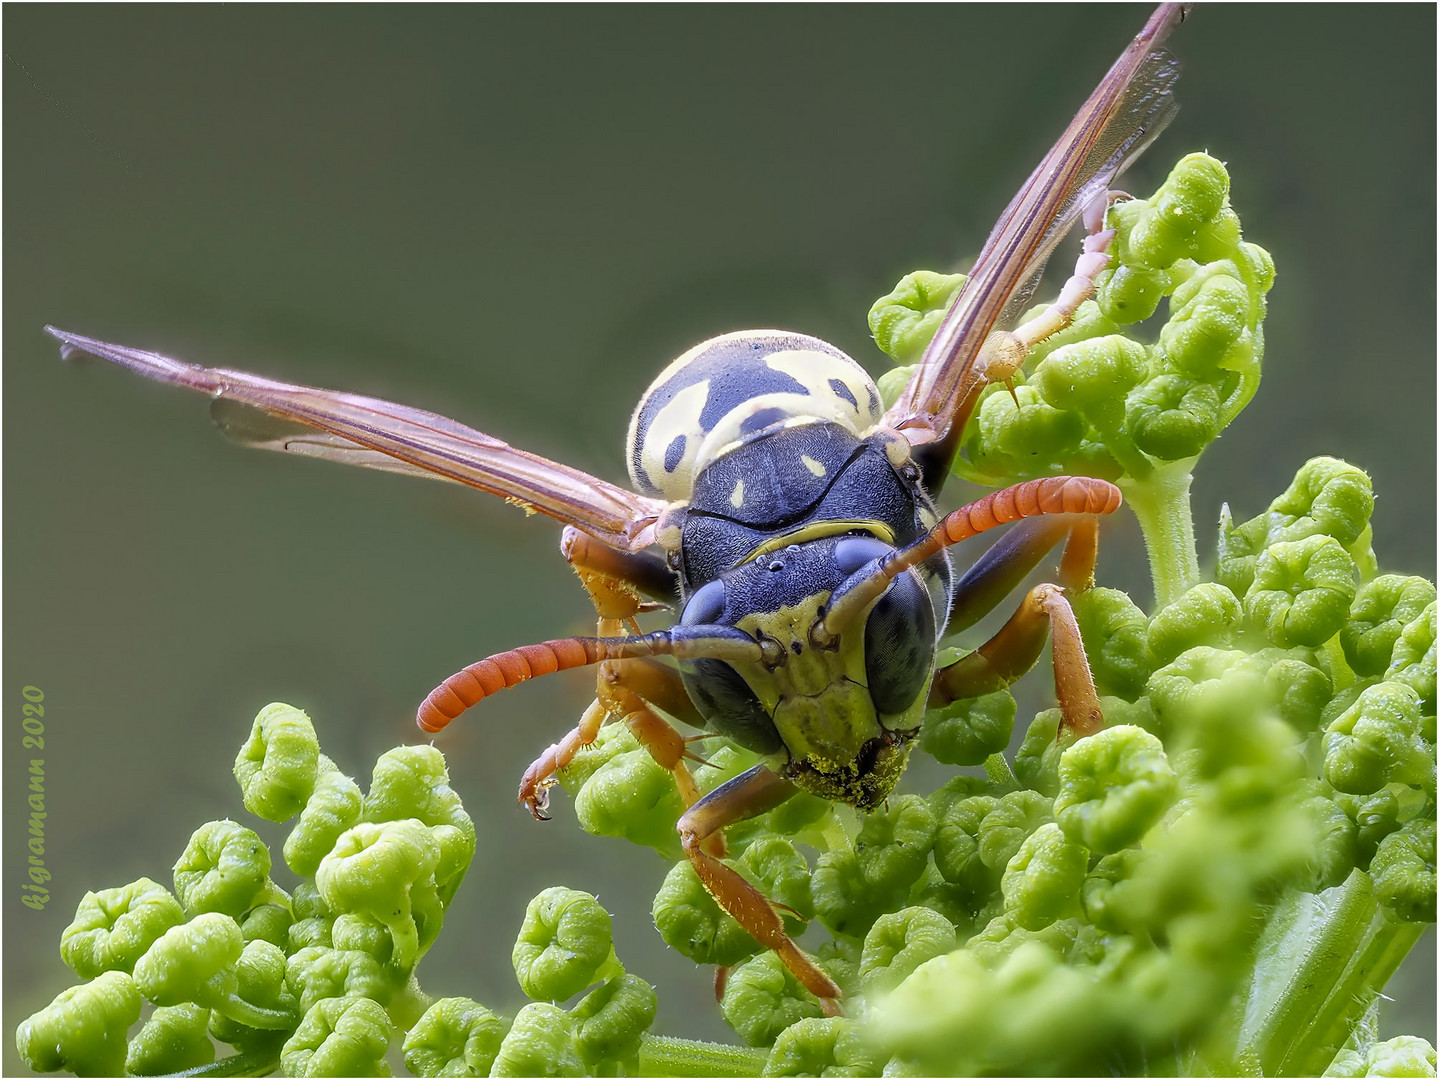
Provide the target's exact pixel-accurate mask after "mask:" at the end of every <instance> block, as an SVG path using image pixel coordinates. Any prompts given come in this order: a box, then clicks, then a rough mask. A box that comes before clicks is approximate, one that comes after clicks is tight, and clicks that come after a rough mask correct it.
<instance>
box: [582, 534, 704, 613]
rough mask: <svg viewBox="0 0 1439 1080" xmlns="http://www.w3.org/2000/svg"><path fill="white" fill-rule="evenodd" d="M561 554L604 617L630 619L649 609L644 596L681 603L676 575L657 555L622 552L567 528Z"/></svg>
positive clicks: (659, 601) (587, 535) (664, 603)
mask: <svg viewBox="0 0 1439 1080" xmlns="http://www.w3.org/2000/svg"><path fill="white" fill-rule="evenodd" d="M560 553H561V554H562V555H564V557H565V558H566V559H567V560H568V561H569V564H570V565H571V566H573V567H574V569H575V573H576V574H578V575H579V578H580V581H581V582H582V583H583V584H584V587H585V591H586V592H588V593H589V594H590V599H591V600H593V601H594V603H595V610H596V611H597V612H599V615H600V617H601V618H610V619H628V618H631V617H633V616H634V615H636V614H638V613H639V612H641V611H645V610H648V609H649V605H648V604H647V603H646V602H645V599H644V598H645V597H648V598H649V600H651V601H655V602H658V603H660V604H663V605H673V604H677V603H678V602H679V585H678V582H677V581H676V579H675V575H674V573H673V571H671V570H670V568H669V567H668V566H666V565H665V561H664V559H663V558H662V557H661V556H659V555H656V554H655V553H654V552H651V551H633V552H631V551H619V550H616V549H615V548H613V547H611V546H610V545H609V544H606V543H604V542H603V541H601V540H596V539H595V538H594V537H593V536H591V535H590V534H589V533H586V532H582V531H580V530H579V529H576V528H574V527H573V526H566V527H565V531H564V532H563V533H562V534H561V535H560Z"/></svg>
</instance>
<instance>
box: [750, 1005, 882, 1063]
mask: <svg viewBox="0 0 1439 1080" xmlns="http://www.w3.org/2000/svg"><path fill="white" fill-rule="evenodd" d="M881 1064H882V1062H881V1061H880V1059H878V1058H877V1057H875V1053H874V1050H873V1049H871V1047H870V1044H869V1040H868V1039H867V1038H865V1037H864V1035H863V1033H862V1032H861V1030H860V1028H859V1025H858V1024H856V1023H855V1022H854V1021H853V1020H846V1019H844V1018H843V1017H839V1016H835V1017H824V1018H815V1017H808V1018H806V1019H804V1020H801V1021H799V1022H798V1023H796V1024H794V1025H793V1026H791V1027H788V1028H786V1029H785V1030H784V1031H782V1032H780V1035H779V1038H777V1039H776V1040H775V1044H774V1048H773V1049H772V1050H771V1051H770V1054H769V1060H768V1061H766V1062H765V1066H764V1075H765V1076H878V1075H879V1070H880V1065H881ZM885 1075H886V1076H888V1075H890V1074H889V1073H888V1072H887V1071H886V1073H885Z"/></svg>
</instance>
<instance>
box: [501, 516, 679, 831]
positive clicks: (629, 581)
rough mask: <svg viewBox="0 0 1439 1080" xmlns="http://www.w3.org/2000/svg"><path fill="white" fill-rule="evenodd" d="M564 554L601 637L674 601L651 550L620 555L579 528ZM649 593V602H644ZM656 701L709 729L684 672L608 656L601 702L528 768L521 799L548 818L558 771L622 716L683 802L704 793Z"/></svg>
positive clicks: (598, 687) (568, 532) (670, 581)
mask: <svg viewBox="0 0 1439 1080" xmlns="http://www.w3.org/2000/svg"><path fill="white" fill-rule="evenodd" d="M560 551H561V552H562V553H563V554H564V556H565V558H566V559H567V560H569V562H570V564H571V565H572V566H573V567H574V569H575V573H576V574H577V575H578V576H579V579H580V582H581V583H582V584H583V585H584V587H585V591H586V592H588V593H589V595H590V599H591V600H592V601H593V603H594V605H595V612H596V614H597V615H598V616H599V618H598V634H599V636H600V637H608V636H613V635H616V634H619V633H622V632H623V626H624V624H626V623H628V624H629V626H630V628H631V629H636V630H637V629H638V628H637V627H635V625H634V618H635V616H636V615H638V614H640V613H641V612H644V611H648V610H652V609H654V608H655V607H659V606H664V604H665V602H666V601H669V600H671V599H674V598H675V597H674V575H673V574H671V573H670V572H669V569H668V568H667V567H666V566H665V565H664V561H663V560H662V559H660V558H659V557H658V556H654V555H651V554H649V553H647V552H621V551H617V550H615V549H614V548H612V547H610V546H609V545H607V544H604V543H601V542H600V541H598V540H596V539H594V538H593V537H591V536H589V535H587V534H586V533H583V532H581V531H580V530H578V529H575V528H573V527H571V528H567V529H565V531H564V535H563V537H562V538H561V540H560ZM646 597H649V598H651V599H646ZM651 705H655V706H658V707H659V708H660V709H663V710H664V711H665V712H667V713H669V714H670V715H671V716H673V717H675V718H676V719H677V720H680V721H681V722H683V723H686V724H691V725H693V726H695V727H703V726H704V719H703V717H701V716H700V714H699V712H698V711H697V710H696V709H695V707H694V705H693V704H692V703H691V702H690V700H689V695H688V694H686V693H685V689H684V686H683V684H682V683H681V681H680V678H679V674H678V673H677V672H676V671H674V670H673V669H672V668H667V667H665V666H664V665H662V664H659V663H656V662H654V661H651V660H644V659H635V660H608V661H605V662H604V663H602V664H600V665H599V669H598V671H597V673H596V676H595V700H594V702H593V703H592V704H591V705H590V707H589V708H588V709H586V710H585V712H584V715H583V716H581V718H580V722H579V723H578V724H577V725H576V726H575V727H574V728H573V729H572V730H571V731H570V732H569V733H567V734H566V735H565V737H564V738H563V739H561V740H560V741H559V742H557V743H555V744H554V745H552V746H550V747H548V748H547V749H546V750H545V752H544V753H543V754H541V755H540V756H539V757H538V758H537V759H536V760H535V762H534V763H533V764H532V765H531V766H530V767H529V768H528V769H526V770H525V775H524V778H523V779H522V780H521V781H520V791H519V799H520V802H521V803H523V804H524V805H525V806H526V807H528V808H529V810H530V813H532V814H534V815H535V817H537V818H543V817H544V816H545V809H546V807H547V805H548V801H549V799H548V789H549V787H550V786H551V785H552V784H553V783H554V777H555V774H556V773H557V772H558V771H559V770H560V769H563V768H564V767H565V766H566V765H568V764H569V763H570V762H571V761H573V760H574V757H575V755H576V754H577V753H579V752H580V750H581V749H583V748H584V747H586V746H588V745H590V744H591V743H592V742H594V741H595V739H596V738H597V737H598V736H599V732H600V728H601V727H602V726H603V725H604V722H605V721H606V720H607V719H608V718H610V717H612V716H613V717H620V718H622V719H623V721H624V722H625V723H626V724H627V725H628V727H629V729H630V730H631V731H632V732H633V733H634V735H635V737H636V738H637V739H638V740H639V741H640V744H641V745H642V746H644V747H645V749H647V750H648V751H649V752H650V756H651V757H653V758H654V759H655V761H656V762H657V763H658V764H659V765H660V766H661V767H662V768H664V769H666V770H668V771H669V772H671V773H672V774H673V775H674V778H675V786H676V787H677V788H678V789H679V793H680V797H681V799H683V801H684V804H685V806H691V805H693V804H694V802H695V801H696V800H697V799H698V798H699V788H698V787H697V786H696V784H695V781H694V777H693V775H692V774H691V773H690V771H689V767H688V765H687V764H686V761H687V760H698V759H697V758H696V757H695V755H694V754H692V753H690V751H689V749H688V742H689V740H687V739H685V738H684V736H682V735H681V734H680V733H679V732H678V731H676V730H675V729H674V727H673V726H671V725H670V724H669V722H668V721H666V720H665V719H664V718H663V717H661V716H660V715H659V714H658V713H656V712H655V711H654V710H653V709H651V708H650V706H651Z"/></svg>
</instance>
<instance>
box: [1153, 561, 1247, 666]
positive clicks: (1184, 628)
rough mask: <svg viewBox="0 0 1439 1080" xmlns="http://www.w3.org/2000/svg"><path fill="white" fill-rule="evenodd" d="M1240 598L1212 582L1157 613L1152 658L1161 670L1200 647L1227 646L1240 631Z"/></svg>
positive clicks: (1198, 586) (1202, 585) (1154, 620)
mask: <svg viewBox="0 0 1439 1080" xmlns="http://www.w3.org/2000/svg"><path fill="white" fill-rule="evenodd" d="M1241 618H1242V612H1241V610H1240V607H1239V599H1238V597H1236V596H1235V595H1234V594H1233V593H1232V592H1230V591H1229V590H1228V589H1226V588H1225V587H1224V586H1223V585H1218V584H1216V583H1214V582H1212V581H1206V582H1204V583H1203V584H1200V585H1196V586H1194V588H1192V589H1190V590H1189V591H1188V592H1186V593H1185V594H1184V595H1183V596H1181V597H1179V599H1177V600H1175V601H1174V602H1173V603H1170V604H1168V605H1166V606H1165V607H1163V608H1160V609H1159V611H1157V612H1155V614H1154V618H1153V619H1152V620H1151V621H1150V623H1149V640H1148V644H1149V657H1150V660H1151V662H1152V663H1153V664H1154V665H1155V666H1156V667H1160V666H1163V665H1164V664H1167V663H1169V662H1170V661H1172V660H1173V659H1174V658H1175V657H1177V656H1178V655H1179V654H1180V653H1182V652H1184V651H1186V650H1188V649H1192V648H1194V647H1195V646H1196V645H1222V644H1227V643H1228V641H1229V638H1230V636H1231V634H1232V633H1233V632H1234V631H1235V630H1237V629H1238V628H1239V622H1240V619H1241Z"/></svg>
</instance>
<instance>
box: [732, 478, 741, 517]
mask: <svg viewBox="0 0 1439 1080" xmlns="http://www.w3.org/2000/svg"><path fill="white" fill-rule="evenodd" d="M729 504H730V505H731V506H733V507H734V508H735V509H736V510H738V509H740V507H742V506H744V481H743V480H740V481H738V482H736V484H735V486H734V494H733V495H731V496H730V497H729Z"/></svg>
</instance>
